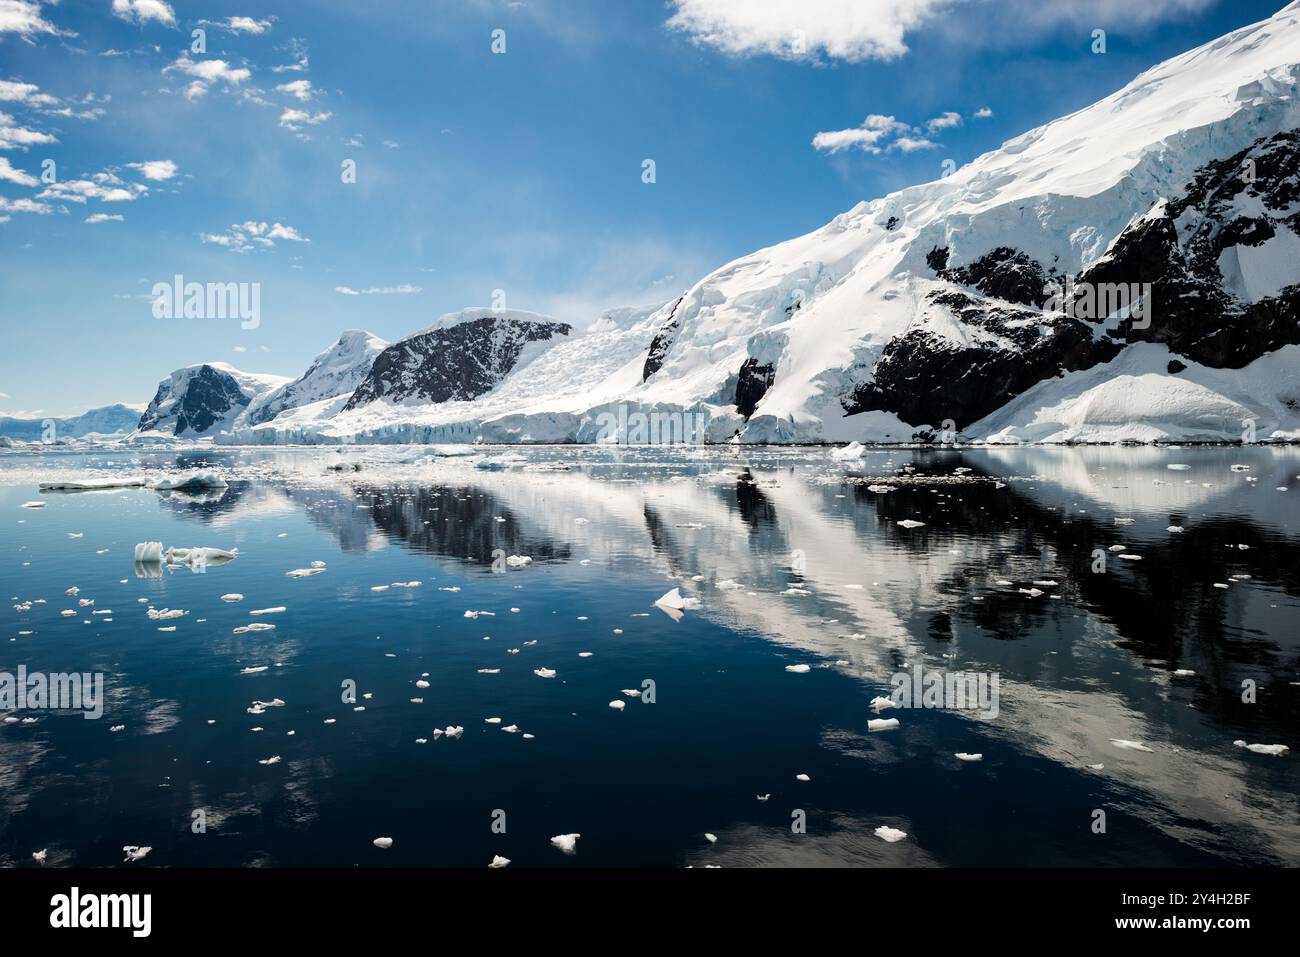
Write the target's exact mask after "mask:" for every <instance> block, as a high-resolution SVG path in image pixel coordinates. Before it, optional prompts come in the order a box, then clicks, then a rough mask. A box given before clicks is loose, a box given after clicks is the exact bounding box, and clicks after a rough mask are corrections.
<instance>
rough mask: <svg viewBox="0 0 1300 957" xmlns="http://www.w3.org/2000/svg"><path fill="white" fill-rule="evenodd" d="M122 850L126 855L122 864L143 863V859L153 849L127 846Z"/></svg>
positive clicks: (132, 845) (133, 845)
mask: <svg viewBox="0 0 1300 957" xmlns="http://www.w3.org/2000/svg"><path fill="white" fill-rule="evenodd" d="M122 850H123V851H124V852H125V853H126V857H124V858H122V860H123V861H124V862H125V861H143V860H144V859H145V857H146V856H147V855H148V854H149V852H150V851H152V850H153V848H152V847H137V846H136V845H135V844H128V845H126V846H125V847H123V848H122Z"/></svg>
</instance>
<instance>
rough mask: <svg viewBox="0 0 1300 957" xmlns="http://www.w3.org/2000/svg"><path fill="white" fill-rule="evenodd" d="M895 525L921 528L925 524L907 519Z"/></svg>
mask: <svg viewBox="0 0 1300 957" xmlns="http://www.w3.org/2000/svg"><path fill="white" fill-rule="evenodd" d="M895 524H897V525H900V526H902V527H903V528H921V527H923V526H924V525H925V522H918V521H916V520H915V519H912V518H905V519H903V520H902V521H900V522H897V523H895Z"/></svg>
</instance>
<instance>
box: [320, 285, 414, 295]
mask: <svg viewBox="0 0 1300 957" xmlns="http://www.w3.org/2000/svg"><path fill="white" fill-rule="evenodd" d="M334 291H335V292H337V293H339V294H340V295H344V296H412V295H415V294H416V293H417V292H423V291H424V290H422V289H421V288H420V287H419V286H412V285H411V284H410V283H403V284H402V285H400V286H368V287H366V288H365V289H353V288H352V287H351V286H335V287H334Z"/></svg>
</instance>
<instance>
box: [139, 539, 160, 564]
mask: <svg viewBox="0 0 1300 957" xmlns="http://www.w3.org/2000/svg"><path fill="white" fill-rule="evenodd" d="M135 560H136V561H137V562H142V563H143V562H152V563H154V564H161V563H162V560H163V547H162V542H140V543H139V544H137V545H136V546H135Z"/></svg>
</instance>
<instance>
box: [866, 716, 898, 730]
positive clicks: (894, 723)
mask: <svg viewBox="0 0 1300 957" xmlns="http://www.w3.org/2000/svg"><path fill="white" fill-rule="evenodd" d="M898 724H899V722H898V719H897V718H872V719H871V720H870V721H868V722H867V730H868V731H892V730H893V729H894V728H897V727H898Z"/></svg>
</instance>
